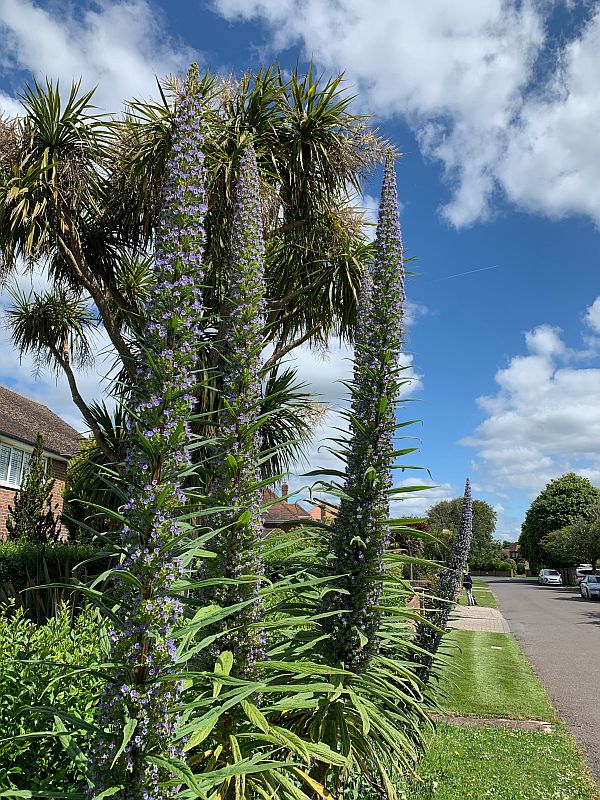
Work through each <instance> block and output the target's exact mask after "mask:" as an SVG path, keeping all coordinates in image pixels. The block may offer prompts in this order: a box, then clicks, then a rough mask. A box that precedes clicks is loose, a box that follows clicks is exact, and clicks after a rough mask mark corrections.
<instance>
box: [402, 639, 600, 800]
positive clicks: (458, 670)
mask: <svg viewBox="0 0 600 800" xmlns="http://www.w3.org/2000/svg"><path fill="white" fill-rule="evenodd" d="M446 642H447V644H446V653H447V654H450V653H452V654H453V657H452V659H451V662H452V665H451V666H449V667H447V668H446V670H445V683H444V682H443V681H442V686H445V694H446V696H445V698H443V699H442V700H441V702H442V704H443V706H444V708H445V709H446V710H447V712H448V714H453V715H460V716H476V717H504V718H515V719H516V718H528V719H537V720H544V721H546V722H552V723H553V728H552V731H551V732H550V733H544V732H537V731H521V730H514V729H510V728H508V727H500V726H498V727H494V728H477V727H476V728H461V727H460V726H458V725H451V724H440V725H438V727H437V731H436V733H435V734H433V735H432V736H431V739H430V741H429V745H428V749H427V752H426V754H425V757H424V758H423V761H422V762H421V764H420V767H419V774H420V776H421V779H422V781H421V782H419V781H413V782H411V783H410V784H409V785H408V786H407V788H406V795H405V797H406V800H480V798H494V800H550V799H551V800H600V794H599V792H598V787H597V786H596V784H595V783H594V781H593V780H592V779H591V778H590V777H589V774H588V771H587V768H586V766H585V762H584V760H583V757H582V755H581V752H580V751H579V748H578V747H577V745H576V743H575V741H574V740H573V739H572V737H571V736H570V735H569V734H568V733H567V731H566V730H565V728H564V726H563V724H562V723H561V722H560V721H558V719H557V717H556V714H555V712H554V710H553V709H552V707H551V706H550V704H549V702H548V699H547V697H546V695H545V692H544V690H543V689H542V687H541V685H540V683H539V681H538V680H537V678H536V677H535V675H534V674H533V672H532V670H531V668H530V666H529V664H528V663H527V661H526V660H525V657H524V656H523V654H522V652H521V649H520V647H519V645H518V644H517V642H516V640H515V639H514V637H513V636H512V635H511V634H508V633H480V632H471V631H453V632H452V633H451V634H449V635H448V637H447V639H446ZM458 648H460V651H459V650H458Z"/></svg>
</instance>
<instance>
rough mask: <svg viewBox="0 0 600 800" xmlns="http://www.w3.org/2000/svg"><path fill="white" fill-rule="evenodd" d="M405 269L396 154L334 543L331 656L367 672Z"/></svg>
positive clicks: (363, 320) (368, 291)
mask: <svg viewBox="0 0 600 800" xmlns="http://www.w3.org/2000/svg"><path fill="white" fill-rule="evenodd" d="M403 304H404V265H403V253H402V237H401V232H400V221H399V216H398V197H397V190H396V171H395V166H394V159H393V155H392V154H389V155H388V158H387V161H386V166H385V174H384V180H383V186H382V193H381V202H380V206H379V220H378V225H377V238H376V242H375V262H374V266H373V271H372V275H368V274H367V275H366V276H365V278H364V281H363V288H362V293H361V297H360V298H359V312H358V319H357V327H356V337H355V353H356V354H355V360H354V377H353V382H352V385H351V390H352V407H351V411H350V413H349V422H350V441H349V443H348V448H347V453H346V458H347V461H346V480H345V484H344V493H343V496H342V499H341V502H340V510H339V514H338V516H337V519H336V522H335V527H334V535H333V537H332V541H331V555H332V557H333V567H332V568H333V571H334V573H337V574H340V575H343V577H342V578H341V579H340V581H339V582H338V588H339V589H340V590H341V591H338V592H329V593H328V594H327V595H326V598H325V609H326V610H327V611H329V612H331V611H336V612H337V613H335V614H333V615H331V616H329V617H328V618H326V621H325V626H326V627H327V628H328V629H329V633H330V634H331V636H330V641H329V642H328V644H327V648H328V650H329V656H330V657H331V658H332V659H333V661H334V662H335V663H341V664H343V665H344V666H345V667H347V668H349V669H351V670H353V671H362V670H364V669H365V668H366V666H367V665H368V663H369V661H370V659H371V657H372V656H373V655H374V654H375V653H376V652H377V649H378V639H377V634H378V630H379V626H380V621H381V614H380V610H379V600H380V597H381V592H382V579H381V573H382V559H383V553H384V550H385V548H386V546H387V545H388V543H389V527H388V525H387V519H388V516H389V499H388V497H389V492H390V489H391V487H392V476H391V466H392V464H393V461H394V444H393V437H394V433H395V430H396V420H395V406H396V401H397V399H398V391H399V386H400V383H399V370H400V367H399V363H398V362H399V357H400V352H401V347H402V324H403Z"/></svg>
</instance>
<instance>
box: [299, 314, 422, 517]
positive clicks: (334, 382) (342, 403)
mask: <svg viewBox="0 0 600 800" xmlns="http://www.w3.org/2000/svg"><path fill="white" fill-rule="evenodd" d="M417 313H418V312H415V314H417ZM413 320H414V317H413ZM411 321H412V320H411ZM352 356H353V348H352V347H350V346H349V345H344V344H340V343H339V341H337V340H333V341H332V343H331V345H330V347H329V349H328V350H327V351H326V352H319V351H315V350H311V349H310V348H309V347H308V346H302V347H299V348H298V349H297V350H295V351H294V357H293V359H290V366H295V367H297V368H298V378H299V380H300V381H302V382H303V383H306V384H307V390H308V391H310V392H311V393H312V394H314V395H315V397H316V400H317V401H318V402H319V403H322V404H323V405H324V406H325V407H326V411H325V414H324V416H323V419H322V420H321V424H320V425H319V426H318V427H317V428H316V429H315V431H314V438H313V441H312V444H311V446H310V448H309V450H308V453H307V458H306V463H304V464H298V465H297V466H296V470H295V471H296V472H297V473H298V474H297V475H296V476H292V477H291V478H290V481H289V483H290V486H291V488H292V490H297V489H299V488H300V487H302V486H306V485H308V484H311V483H312V482H313V481H314V480H318V479H313V478H302V477H301V474H300V473H303V472H307V471H309V470H312V469H317V468H321V469H325V470H330V469H343V465H341V462H340V461H339V460H338V459H337V458H336V457H335V455H333V454H332V453H331V452H330V451H329V450H328V449H327V448H328V447H332V448H335V444H334V443H333V442H332V441H331V439H332V438H335V437H340V436H344V435H345V433H346V431H347V424H346V420H345V418H344V416H343V413H342V410H343V409H344V408H346V407H347V406H348V390H347V389H346V387H345V386H344V385H343V384H342V381H347V380H350V379H351V378H352ZM401 363H402V364H404V365H406V367H407V369H406V370H405V373H404V376H405V377H406V378H409V379H410V384H407V385H406V386H405V387H404V388H403V389H402V391H401V397H409V396H412V395H414V394H415V393H416V392H418V391H419V390H420V389H421V388H422V376H421V375H420V374H419V373H418V372H417V371H416V370H415V368H414V367H413V365H412V356H410V355H403V356H402V359H401ZM407 416H408V414H407ZM420 482H421V479H420V478H419V476H418V475H417V477H416V478H415V479H414V480H413V483H420ZM427 482H428V483H429V481H427ZM416 503H417V501H416V500H415V504H416ZM406 513H407V514H408V513H412V512H406Z"/></svg>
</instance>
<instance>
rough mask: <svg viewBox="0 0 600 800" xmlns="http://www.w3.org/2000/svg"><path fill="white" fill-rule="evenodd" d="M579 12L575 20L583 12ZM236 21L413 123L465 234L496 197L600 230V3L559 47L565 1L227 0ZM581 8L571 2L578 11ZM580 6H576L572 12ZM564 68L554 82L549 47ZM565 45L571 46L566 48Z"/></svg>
mask: <svg viewBox="0 0 600 800" xmlns="http://www.w3.org/2000/svg"><path fill="white" fill-rule="evenodd" d="M578 5H580V4H574V5H573V6H572V7H571V8H570V11H571V12H572V13H583V9H582V8H581V7H579V8H578ZM213 6H214V7H215V9H216V10H217V11H218V12H220V13H221V14H222V15H223V16H225V17H226V18H228V19H245V20H249V19H253V18H259V19H261V20H262V21H263V22H265V23H266V25H267V26H268V28H269V30H270V32H271V44H272V47H273V48H274V49H275V50H281V49H283V48H285V47H287V46H290V45H291V44H295V43H299V44H300V45H301V46H302V47H303V50H304V55H305V56H306V57H307V58H312V59H314V60H315V61H316V62H317V63H318V64H319V65H320V66H323V67H324V68H325V69H326V70H340V69H341V70H344V71H345V73H346V77H347V79H348V80H349V81H350V82H352V83H353V84H355V85H356V86H357V88H358V93H359V100H360V102H361V103H362V107H363V108H364V109H366V110H368V111H371V112H372V113H375V114H377V115H379V116H382V117H386V116H392V115H401V116H403V117H404V118H405V119H406V120H407V122H408V123H409V124H410V125H411V127H412V129H413V130H414V132H415V134H416V136H417V138H418V141H419V143H420V146H421V149H422V151H423V153H424V154H425V155H426V156H429V157H431V158H434V159H437V160H439V161H440V162H441V164H442V166H443V169H444V173H445V176H446V178H447V180H448V182H449V184H450V186H451V188H452V198H451V199H450V201H449V202H448V203H447V204H446V206H445V207H444V209H443V213H444V215H445V216H446V218H447V219H448V220H449V221H450V222H451V223H452V224H454V225H456V226H458V227H460V226H464V225H469V224H472V223H474V222H476V221H477V220H480V219H484V218H486V217H488V216H490V215H491V214H493V211H494V203H493V201H494V197H495V195H496V194H498V193H503V194H504V195H505V196H506V198H507V199H508V200H509V201H511V202H513V203H515V204H516V205H518V206H519V207H522V208H524V209H527V210H531V211H534V212H539V213H542V214H546V215H549V216H551V217H557V216H563V215H567V214H573V213H581V214H585V215H587V216H589V217H591V218H592V219H593V220H594V221H595V222H596V223H597V224H600V161H599V160H598V158H597V157H596V153H597V142H598V139H599V138H600V92H598V87H597V79H596V76H597V74H598V71H599V69H600V5H599V4H598V2H597V0H593V2H591V3H590V4H589V5H588V7H587V8H586V12H587V11H588V10H589V11H590V12H591V13H590V18H589V20H588V23H587V25H586V26H584V28H583V30H581V31H580V32H579V34H578V35H577V38H575V39H573V40H572V41H568V42H566V43H565V42H564V41H563V40H556V41H548V38H547V34H546V29H545V28H546V25H547V22H548V16H549V15H550V13H551V11H552V7H553V4H552V3H543V2H535V0H523V2H517V0H477V2H473V1H472V0H455V1H454V2H452V3H448V2H446V0H430V1H429V2H426V3H416V4H414V3H413V4H412V5H411V7H410V13H406V8H405V7H404V6H403V4H402V3H398V2H397V0H379V2H378V3H377V13H373V5H372V4H370V3H365V2H363V0H214V2H213ZM567 7H568V4H567ZM568 8H569V7H568ZM547 46H548V47H556V48H557V49H558V51H559V58H558V59H557V61H558V66H557V67H556V69H554V71H552V72H550V74H547V75H544V76H543V77H542V79H541V85H540V78H539V76H537V75H536V74H535V66H536V60H537V58H538V56H540V55H541V54H542V53H543V52H544V48H545V47H547ZM560 48H562V50H561V49H560Z"/></svg>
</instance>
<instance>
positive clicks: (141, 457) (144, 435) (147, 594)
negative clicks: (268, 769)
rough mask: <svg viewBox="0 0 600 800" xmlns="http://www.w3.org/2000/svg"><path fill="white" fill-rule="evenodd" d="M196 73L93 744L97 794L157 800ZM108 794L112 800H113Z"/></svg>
mask: <svg viewBox="0 0 600 800" xmlns="http://www.w3.org/2000/svg"><path fill="white" fill-rule="evenodd" d="M197 87H198V77H197V69H196V68H195V67H192V68H191V69H190V72H189V74H188V79H187V82H186V85H185V89H184V92H183V95H182V96H181V97H180V98H179V102H178V105H177V108H176V115H175V122H174V131H173V142H172V152H171V157H170V161H169V164H168V169H167V182H166V186H165V192H164V205H163V213H162V218H161V221H160V227H159V232H158V239H157V247H156V254H155V266H154V281H153V285H152V288H151V291H150V293H149V298H148V300H147V302H146V305H145V319H146V322H145V326H144V329H143V332H142V339H141V354H140V355H141V358H140V363H141V366H140V367H139V370H138V379H137V381H136V383H135V385H134V386H133V387H132V391H131V411H132V413H131V419H132V423H131V430H130V434H131V445H130V448H129V451H128V453H127V459H126V465H125V473H126V474H125V477H126V480H127V483H128V496H127V501H126V502H125V504H124V506H123V507H122V520H123V527H122V530H121V533H120V542H119V549H120V552H121V553H122V558H121V563H120V565H119V567H118V568H117V569H116V570H115V571H114V573H113V575H112V588H111V595H112V597H113V599H114V601H115V603H116V604H117V605H118V613H117V615H115V617H114V623H113V628H114V629H113V630H111V631H110V632H109V638H110V644H111V653H110V661H111V662H112V664H113V665H114V668H113V671H112V673H111V676H110V679H109V681H108V682H107V685H106V688H105V690H104V693H103V696H102V698H101V707H100V715H99V723H100V727H101V728H102V729H103V730H104V732H105V735H104V736H100V737H98V738H96V740H95V741H94V743H93V744H92V749H91V753H90V760H91V763H92V775H93V780H94V783H95V793H98V792H99V791H101V790H103V789H107V788H110V787H114V786H117V785H118V786H119V787H120V789H119V794H118V795H116V796H118V797H122V798H127V800H134V799H135V800H158V798H162V797H165V796H166V795H167V794H168V793H169V792H168V790H165V789H163V788H162V786H161V780H162V779H163V778H164V777H165V775H164V774H163V769H162V766H161V759H164V758H174V757H176V756H177V755H178V750H177V747H176V746H175V745H174V734H175V726H176V724H177V715H176V713H175V712H174V711H173V707H174V706H175V704H176V701H177V696H178V694H179V692H180V691H181V686H180V683H179V682H178V681H177V680H176V679H175V678H174V677H173V678H171V679H170V678H169V676H170V675H173V674H174V672H175V645H174V643H173V640H172V638H171V635H170V634H171V630H172V627H173V625H174V623H175V622H176V620H177V619H178V617H179V616H180V614H181V610H182V609H181V604H180V602H179V601H178V600H177V599H176V598H175V597H173V591H172V590H173V584H174V582H175V581H176V580H177V579H179V578H180V577H181V575H182V563H181V560H180V559H179V558H178V551H177V541H178V537H179V536H180V530H179V526H178V523H177V517H178V514H179V513H180V510H181V507H182V505H184V504H185V502H186V496H185V493H184V492H183V490H182V488H181V485H180V476H181V473H182V471H183V470H184V469H185V468H186V467H187V466H189V463H190V453H189V450H188V444H189V440H190V429H189V426H188V420H189V418H190V414H191V410H192V404H193V402H194V397H193V394H192V391H193V388H194V383H195V377H194V369H195V362H196V355H197V352H196V351H197V340H198V338H199V337H200V334H201V332H202V302H201V298H202V277H203V271H202V259H203V247H204V244H203V243H204V235H203V219H204V215H205V211H206V204H205V192H204V166H203V161H204V156H203V153H202V142H203V140H202V133H201V130H200V128H199V119H200V101H199V98H198V96H197V94H198V89H197ZM113 796H115V795H113Z"/></svg>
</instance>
